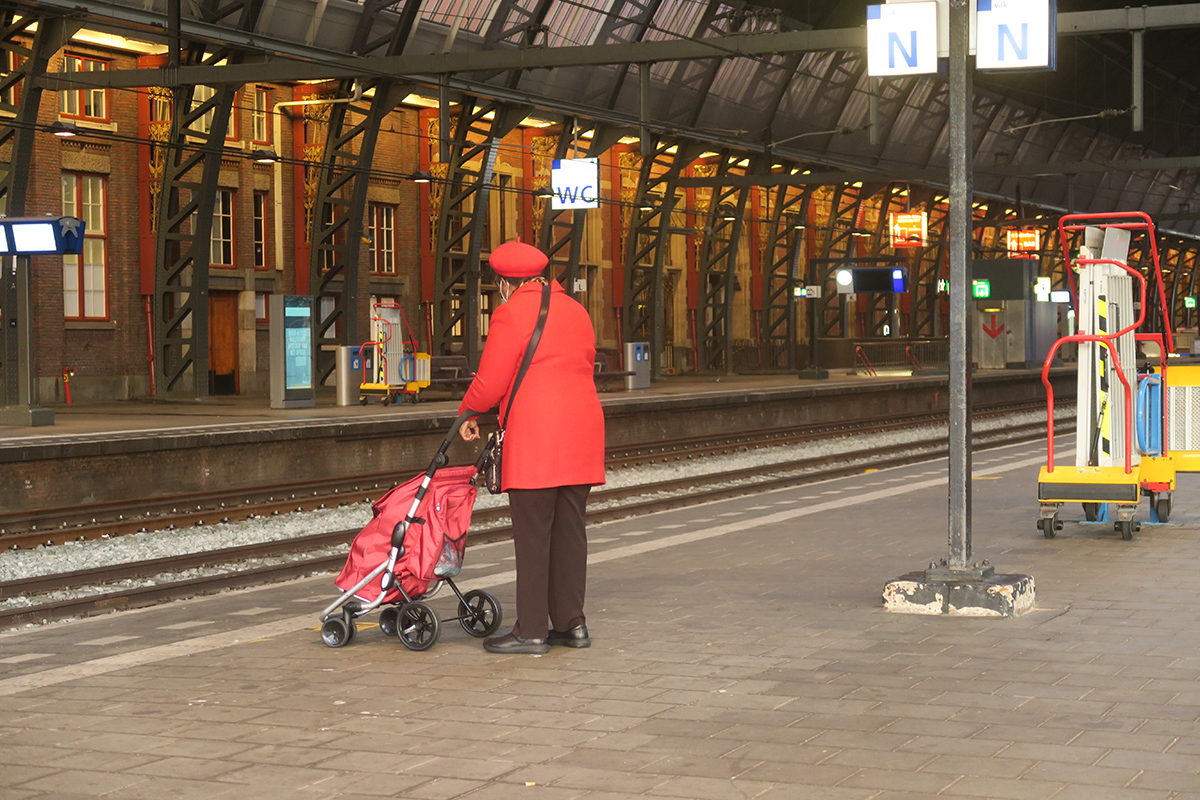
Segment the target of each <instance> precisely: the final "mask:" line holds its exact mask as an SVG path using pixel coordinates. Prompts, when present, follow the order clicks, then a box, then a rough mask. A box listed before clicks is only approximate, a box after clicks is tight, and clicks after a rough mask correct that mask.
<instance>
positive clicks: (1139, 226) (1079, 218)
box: [1042, 211, 1174, 475]
mask: <svg viewBox="0 0 1200 800" xmlns="http://www.w3.org/2000/svg"><path fill="white" fill-rule="evenodd" d="M1103 220H1117V221H1114V222H1104V221H1103ZM1089 227H1099V228H1118V229H1122V230H1129V231H1145V232H1146V236H1147V238H1148V239H1149V241H1150V254H1151V259H1152V263H1153V266H1154V274H1155V278H1156V279H1157V282H1158V296H1159V302H1160V303H1161V304H1162V306H1163V309H1162V311H1163V321H1164V325H1165V326H1166V331H1165V344H1166V346H1167V348H1168V349H1171V348H1173V346H1174V342H1173V341H1172V339H1171V328H1170V319H1171V317H1170V315H1169V313H1168V311H1167V308H1166V295H1165V293H1164V291H1163V282H1162V269H1161V268H1160V266H1159V261H1158V242H1157V240H1156V238H1155V231H1154V221H1153V220H1151V219H1150V215H1149V214H1146V213H1145V212H1142V211H1128V212H1120V213H1114V214H1065V215H1064V216H1063V217H1062V218H1061V219H1059V221H1058V233H1059V241H1061V242H1062V246H1063V254H1064V256H1065V257H1066V260H1067V265H1068V268H1067V283H1068V285H1069V287H1070V289H1071V301H1072V305H1073V306H1074V307H1075V308H1076V309H1078V308H1079V299H1078V298H1079V294H1078V292H1077V290H1076V288H1075V281H1074V279H1073V278H1072V276H1071V272H1072V270H1071V267H1072V266H1073V267H1075V268H1076V269H1080V270H1082V269H1084V268H1085V267H1089V266H1093V265H1098V264H1111V265H1113V266H1115V267H1118V268H1120V269H1123V270H1125V271H1126V272H1128V273H1129V274H1130V275H1132V276H1134V277H1135V278H1137V281H1138V291H1139V303H1138V318H1137V319H1136V320H1134V322H1133V323H1131V324H1130V325H1128V326H1127V327H1125V328H1122V329H1121V330H1119V331H1117V332H1115V333H1108V334H1103V335H1101V334H1088V333H1077V334H1074V335H1072V336H1064V337H1062V338H1060V339H1059V340H1058V341H1057V342H1055V343H1054V346H1053V347H1051V348H1050V353H1049V354H1048V355H1047V356H1046V362H1045V364H1044V365H1043V366H1042V385H1043V386H1045V387H1046V471H1047V472H1054V388H1053V387H1052V386H1051V385H1050V365H1051V363H1052V362H1053V361H1054V356H1055V355H1056V354H1057V353H1058V348H1059V347H1060V346H1061V345H1063V344H1065V343H1066V342H1099V343H1101V344H1103V345H1104V347H1105V348H1106V349H1107V350H1108V352H1109V355H1111V357H1112V361H1113V368H1114V369H1115V370H1116V372H1117V377H1118V378H1119V379H1120V381H1121V386H1122V387H1123V388H1124V391H1125V408H1126V410H1127V413H1126V415H1125V474H1127V475H1128V474H1130V473H1132V472H1133V387H1132V385H1131V384H1130V383H1129V380H1128V379H1127V378H1126V377H1125V372H1124V370H1123V369H1122V367H1121V359H1120V357H1119V356H1118V354H1117V350H1116V347H1115V345H1116V340H1117V339H1118V338H1120V337H1121V336H1124V335H1125V334H1127V333H1129V332H1130V331H1134V330H1136V329H1137V328H1140V327H1141V326H1142V324H1143V323H1144V322H1145V321H1146V305H1147V303H1146V277H1145V276H1144V275H1142V273H1141V271H1140V270H1136V269H1134V268H1133V267H1130V266H1129V265H1128V264H1125V263H1122V262H1120V261H1114V260H1113V259H1105V258H1076V259H1074V260H1072V259H1071V253H1070V246H1069V244H1068V238H1067V231H1081V230H1083V229H1084V228H1089ZM1081 322H1082V320H1081ZM1143 337H1144V338H1143ZM1156 338H1157V340H1158V341H1159V342H1160V346H1161V344H1163V343H1164V338H1163V336H1162V335H1160V334H1136V333H1135V334H1134V341H1135V342H1136V341H1139V340H1141V341H1145V340H1153V339H1156ZM1163 364H1164V370H1165V364H1166V356H1165V351H1164V354H1163ZM1163 417H1164V420H1165V418H1166V393H1165V392H1164V393H1163ZM1164 428H1165V422H1164ZM1165 438H1166V436H1165V430H1164V445H1163V447H1164V451H1165V448H1166V445H1165Z"/></svg>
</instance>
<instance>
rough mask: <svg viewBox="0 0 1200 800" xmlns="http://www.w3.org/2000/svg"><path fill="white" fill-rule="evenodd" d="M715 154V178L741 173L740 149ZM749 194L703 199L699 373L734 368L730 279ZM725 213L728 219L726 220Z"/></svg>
mask: <svg viewBox="0 0 1200 800" xmlns="http://www.w3.org/2000/svg"><path fill="white" fill-rule="evenodd" d="M719 158H720V163H719V164H718V167H717V177H718V178H720V177H723V176H729V175H731V174H736V173H740V172H744V170H743V168H742V167H740V166H738V165H739V163H740V162H741V160H742V154H741V153H734V152H731V151H729V150H724V151H722V152H721V154H720V157H719ZM749 193H750V190H749V189H748V188H747V187H741V188H738V187H732V188H731V187H724V188H720V189H713V190H712V199H711V200H710V201H709V204H708V215H707V218H706V220H705V225H704V238H703V239H702V240H701V243H700V261H699V264H698V265H697V267H698V270H697V271H698V274H699V280H700V308H699V320H698V321H697V327H698V330H697V337H698V341H697V345H698V349H699V361H700V363H699V364H698V367H699V369H700V371H701V372H723V373H726V374H728V373H730V372H732V370H733V300H734V284H735V281H736V280H737V275H736V270H737V251H738V240H739V237H740V235H741V230H742V227H743V223H742V219H743V218H744V217H745V211H746V200H747V198H748V196H749ZM727 215H728V216H731V217H732V219H727V218H726V216H727Z"/></svg>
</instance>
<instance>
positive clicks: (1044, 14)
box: [975, 0, 1058, 69]
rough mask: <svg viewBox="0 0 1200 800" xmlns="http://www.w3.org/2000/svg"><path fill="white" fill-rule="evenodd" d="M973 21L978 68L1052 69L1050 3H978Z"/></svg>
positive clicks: (1053, 10) (1054, 17) (1054, 30)
mask: <svg viewBox="0 0 1200 800" xmlns="http://www.w3.org/2000/svg"><path fill="white" fill-rule="evenodd" d="M976 19H977V21H978V30H977V33H976V44H975V66H976V67H978V68H979V69H1054V66H1055V55H1056V47H1055V39H1056V38H1057V36H1058V24H1057V21H1058V14H1057V4H1056V3H1055V2H1054V0H978V8H977V15H976Z"/></svg>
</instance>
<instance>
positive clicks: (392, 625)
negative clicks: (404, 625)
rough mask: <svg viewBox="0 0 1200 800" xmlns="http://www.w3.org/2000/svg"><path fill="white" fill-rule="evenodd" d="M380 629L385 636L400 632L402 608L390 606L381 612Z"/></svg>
mask: <svg viewBox="0 0 1200 800" xmlns="http://www.w3.org/2000/svg"><path fill="white" fill-rule="evenodd" d="M379 630H381V631H383V635H384V636H396V635H397V634H399V633H400V609H398V608H396V606H388V607H387V608H385V609H384V610H383V611H380V612H379Z"/></svg>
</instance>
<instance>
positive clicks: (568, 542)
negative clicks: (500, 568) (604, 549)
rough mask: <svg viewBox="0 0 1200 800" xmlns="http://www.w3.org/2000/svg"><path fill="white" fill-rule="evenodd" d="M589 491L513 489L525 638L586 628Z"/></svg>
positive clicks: (520, 624) (520, 622) (520, 627)
mask: <svg viewBox="0 0 1200 800" xmlns="http://www.w3.org/2000/svg"><path fill="white" fill-rule="evenodd" d="M591 490H592V487H591V486H559V487H555V488H551V489H509V491H508V506H509V509H510V510H511V511H512V522H513V544H514V545H515V547H516V554H517V621H516V623H515V624H514V625H513V631H514V632H515V633H516V634H517V635H518V636H520V637H521V638H522V639H544V638H545V637H546V634H547V633H548V631H549V628H548V625H547V620H549V622H550V623H551V624H553V625H554V629H555V630H559V631H565V630H567V629H568V628H573V627H575V626H576V625H582V624H583V623H584V616H583V597H584V593H585V591H586V589H587V531H586V509H587V497H588V493H589V492H590V491H591Z"/></svg>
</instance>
